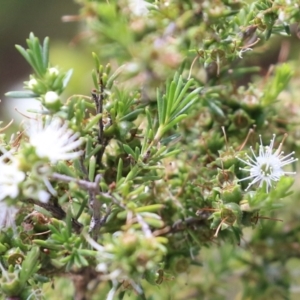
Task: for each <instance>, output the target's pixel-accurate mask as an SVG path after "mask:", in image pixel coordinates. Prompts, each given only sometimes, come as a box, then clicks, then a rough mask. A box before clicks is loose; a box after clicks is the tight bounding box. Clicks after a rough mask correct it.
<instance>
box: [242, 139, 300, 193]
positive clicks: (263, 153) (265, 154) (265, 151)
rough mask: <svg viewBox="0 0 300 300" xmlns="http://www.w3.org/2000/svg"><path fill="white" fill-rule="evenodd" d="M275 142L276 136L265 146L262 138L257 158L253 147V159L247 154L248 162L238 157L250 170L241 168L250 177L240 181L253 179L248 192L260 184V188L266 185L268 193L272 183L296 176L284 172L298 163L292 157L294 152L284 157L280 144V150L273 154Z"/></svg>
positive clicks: (292, 173)
mask: <svg viewBox="0 0 300 300" xmlns="http://www.w3.org/2000/svg"><path fill="white" fill-rule="evenodd" d="M274 141H275V134H274V135H273V139H272V140H271V142H270V145H269V146H263V144H262V139H261V136H260V145H259V155H258V156H256V155H255V153H254V151H253V149H252V147H250V149H251V152H252V155H253V157H250V156H249V155H248V154H247V160H243V159H241V158H239V157H237V158H238V159H239V160H240V161H242V162H244V163H245V164H246V165H247V166H249V167H250V168H249V169H248V168H247V169H244V168H240V170H244V171H247V172H250V175H249V176H247V177H246V178H243V179H240V180H239V181H243V180H248V179H252V181H251V182H250V183H249V185H248V187H247V189H246V191H247V190H248V189H249V188H250V187H251V186H252V185H253V184H255V183H258V182H259V187H261V186H262V185H263V183H264V182H265V183H266V186H267V192H269V189H270V188H271V187H272V182H273V181H274V182H277V181H278V180H279V179H280V177H281V176H284V175H294V174H295V172H285V171H283V169H282V168H283V167H284V166H285V165H288V164H290V163H293V162H295V161H297V160H298V159H297V158H294V157H293V156H292V155H293V154H294V152H292V153H290V154H288V155H285V156H284V155H283V151H281V148H282V143H280V145H279V147H278V149H277V150H276V151H275V152H274V153H273V146H274Z"/></svg>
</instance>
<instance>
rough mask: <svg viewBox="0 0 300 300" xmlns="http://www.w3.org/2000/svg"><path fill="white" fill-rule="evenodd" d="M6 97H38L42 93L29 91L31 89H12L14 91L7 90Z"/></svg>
mask: <svg viewBox="0 0 300 300" xmlns="http://www.w3.org/2000/svg"><path fill="white" fill-rule="evenodd" d="M5 96H6V97H9V98H37V97H39V96H40V95H37V94H35V93H33V92H29V91H20V92H19V91H12V92H7V93H6V94H5Z"/></svg>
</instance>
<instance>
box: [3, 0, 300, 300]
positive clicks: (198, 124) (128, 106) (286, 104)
mask: <svg viewBox="0 0 300 300" xmlns="http://www.w3.org/2000/svg"><path fill="white" fill-rule="evenodd" d="M77 2H78V4H79V5H80V12H79V15H78V16H65V17H64V18H63V20H64V21H74V20H78V21H80V22H81V25H82V27H81V30H82V32H81V33H80V34H79V36H78V37H77V40H78V41H77V42H78V43H82V44H83V45H86V46H87V47H89V48H92V49H93V50H92V51H93V53H92V54H91V55H92V56H93V58H94V62H95V68H94V70H91V86H87V87H86V91H87V92H86V95H77V94H75V95H67V96H65V94H63V92H64V90H65V88H66V87H67V85H68V83H69V80H70V78H71V76H72V70H69V71H63V70H61V69H60V68H59V66H53V65H51V62H50V61H49V47H50V44H49V38H45V39H44V40H43V41H40V40H39V39H38V38H37V37H36V36H35V35H34V34H33V33H31V34H30V35H29V38H28V39H27V45H26V46H20V45H17V46H16V48H17V50H18V51H19V52H20V54H21V55H22V56H23V57H24V58H25V59H26V61H27V62H28V63H29V64H30V65H31V67H32V70H33V73H32V74H31V75H30V76H29V79H28V81H26V82H25V83H24V90H23V91H14V92H8V93H7V96H9V97H15V98H25V100H24V101H26V98H35V99H36V100H37V101H39V102H40V104H41V109H40V110H38V111H34V117H27V118H26V120H25V121H24V122H23V124H21V125H20V126H21V127H19V131H17V132H16V133H15V134H14V135H12V136H8V134H6V129H7V128H8V127H9V126H10V125H11V124H8V125H5V124H4V125H3V127H2V128H1V135H0V144H1V145H0V146H1V148H0V151H1V156H0V200H1V202H0V209H1V213H0V217H1V219H0V221H1V223H0V226H1V227H2V229H1V233H0V253H1V259H0V262H1V264H0V267H1V273H2V276H1V279H0V289H1V291H2V293H3V295H5V297H6V299H34V298H37V299H40V298H41V299H42V298H49V297H50V296H46V295H47V293H50V294H52V295H56V297H57V296H58V295H59V293H61V292H58V291H57V289H55V288H54V290H53V291H52V292H49V291H46V289H45V288H44V286H45V285H46V286H47V282H51V283H52V284H53V287H55V285H56V284H57V282H58V284H59V283H60V282H62V281H60V279H58V278H59V277H68V278H69V279H70V280H72V281H73V283H74V293H75V299H100V298H99V297H100V296H99V295H102V296H101V297H103V298H104V297H107V299H114V297H118V299H123V298H124V299H125V298H126V297H129V298H130V297H132V298H131V299H133V298H137V299H171V298H169V297H171V296H170V295H172V297H173V298H172V299H182V298H186V297H190V298H189V299H224V298H225V297H229V298H230V297H232V298H233V297H234V296H233V295H239V297H240V298H243V299H271V298H273V299H289V297H290V296H289V295H290V293H291V284H292V282H293V279H292V273H289V267H288V265H289V264H290V263H291V259H292V258H298V256H299V233H298V226H299V225H298V223H297V221H296V218H294V216H297V212H296V211H295V210H294V211H292V210H289V204H290V203H292V204H291V205H292V207H297V206H296V204H295V202H294V201H295V199H296V198H297V195H298V194H299V191H298V190H297V187H293V188H292V185H293V182H294V178H295V176H294V174H295V172H294V171H295V170H296V161H297V156H298V155H299V150H300V149H299V142H298V137H299V132H300V131H299V130H300V128H299V122H298V119H299V111H300V110H299V107H298V106H299V103H298V102H297V101H298V99H296V97H295V96H296V94H297V93H296V91H297V88H298V89H299V87H297V81H296V76H295V73H297V70H296V68H295V65H294V64H293V62H292V61H291V62H289V61H288V55H289V53H288V51H289V50H288V49H287V46H286V45H287V43H288V45H293V38H294V39H296V38H297V33H298V35H299V27H298V25H297V22H299V21H300V9H299V3H298V1H296V0H290V1H283V0H275V1H270V0H259V1H230V0H229V1H225V0H224V1H188V0H186V1H179V0H177V1H176V0H173V1H164V0H160V1H159V0H157V1H149V2H146V1H142V0H128V1H125V0H120V1H116V0H115V1H114V0H109V1H105V0H102V1H101V0H98V1H88V0H77ZM276 36H277V37H276ZM284 36H287V37H284ZM290 36H292V37H293V38H292V37H290ZM283 41H285V42H283ZM278 47H281V48H280V55H279V56H276V55H275V56H274V57H275V58H274V59H273V61H270V63H264V62H263V60H264V59H266V56H264V52H266V53H272V49H273V48H276V49H278ZM277 57H278V58H277ZM271 59H272V58H271ZM271 63H272V65H271ZM75 66H76V65H75V63H74V68H75ZM75 72H76V69H75ZM288 88H289V92H288ZM62 94H63V95H62ZM282 99H283V100H282ZM281 142H282V143H281ZM283 150H284V152H285V153H286V154H283ZM294 157H295V158H294ZM290 175H291V176H290ZM292 192H294V193H292ZM293 203H294V204H293ZM276 211H280V213H281V215H280V214H279V217H278V215H275V213H276ZM281 216H286V219H285V220H284V222H282V220H281ZM258 225H260V226H258ZM249 229H252V230H249ZM182 274H192V275H191V276H190V277H188V278H189V279H187V280H188V287H185V283H183V282H182V281H184V280H183V279H182V277H181V276H182ZM232 280H234V281H235V282H237V287H238V288H237V289H236V290H235V289H232V287H230V286H227V285H226V283H227V282H230V281H232ZM66 286H67V285H66ZM156 286H159V288H157V287H156ZM43 288H44V290H43ZM226 291H227V292H226ZM50 294H49V295H50ZM177 295H178V297H177ZM225 295H227V296H225ZM230 295H231V296H230ZM229 298H228V299H229Z"/></svg>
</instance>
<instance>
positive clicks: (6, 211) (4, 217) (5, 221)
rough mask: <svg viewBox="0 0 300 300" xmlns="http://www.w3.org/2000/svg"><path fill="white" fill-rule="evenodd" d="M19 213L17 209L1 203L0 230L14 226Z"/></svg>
mask: <svg viewBox="0 0 300 300" xmlns="http://www.w3.org/2000/svg"><path fill="white" fill-rule="evenodd" d="M17 211H18V209H17V208H16V207H14V206H8V205H7V204H6V203H5V202H0V229H1V228H8V227H12V226H13V225H14V221H15V215H16V213H17Z"/></svg>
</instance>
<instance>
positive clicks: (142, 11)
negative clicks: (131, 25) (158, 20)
mask: <svg viewBox="0 0 300 300" xmlns="http://www.w3.org/2000/svg"><path fill="white" fill-rule="evenodd" d="M128 6H129V9H130V10H131V12H132V13H133V14H134V15H136V16H146V15H147V14H148V13H149V9H148V6H149V3H148V2H146V1H144V0H129V3H128Z"/></svg>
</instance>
